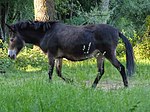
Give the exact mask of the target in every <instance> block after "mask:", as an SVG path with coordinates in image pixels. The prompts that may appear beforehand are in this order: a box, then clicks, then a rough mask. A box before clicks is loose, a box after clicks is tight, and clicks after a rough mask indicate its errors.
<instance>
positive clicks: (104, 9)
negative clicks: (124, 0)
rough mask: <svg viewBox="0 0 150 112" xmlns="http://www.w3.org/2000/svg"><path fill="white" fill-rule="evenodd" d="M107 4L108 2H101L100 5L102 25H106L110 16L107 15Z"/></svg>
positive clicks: (108, 0) (104, 0)
mask: <svg viewBox="0 0 150 112" xmlns="http://www.w3.org/2000/svg"><path fill="white" fill-rule="evenodd" d="M109 2H110V0H102V3H101V6H100V7H101V18H102V20H101V21H102V23H104V24H106V23H107V21H108V19H109V17H110V14H109Z"/></svg>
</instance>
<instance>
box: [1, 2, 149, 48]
mask: <svg viewBox="0 0 150 112" xmlns="http://www.w3.org/2000/svg"><path fill="white" fill-rule="evenodd" d="M0 20H1V22H0V29H1V33H0V34H1V36H0V38H1V39H2V40H3V41H5V40H7V39H6V37H7V36H5V34H6V28H5V23H8V24H12V23H16V22H17V21H23V20H39V21H48V20H59V21H62V22H65V23H67V24H74V25H85V24H96V23H107V24H111V25H113V26H115V27H117V28H118V29H119V30H120V31H122V32H123V33H124V34H125V35H126V36H127V37H128V38H130V40H131V42H132V44H133V46H136V45H137V44H139V43H142V45H143V43H144V45H143V46H145V41H146V42H147V41H148V42H149V39H148V37H149V32H150V0H33V1H32V0H24V1H22V0H7V1H4V0H0ZM145 38H146V39H145ZM147 45H149V43H146V48H147ZM144 49H145V48H144ZM148 49H149V46H148Z"/></svg>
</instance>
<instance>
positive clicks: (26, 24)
mask: <svg viewBox="0 0 150 112" xmlns="http://www.w3.org/2000/svg"><path fill="white" fill-rule="evenodd" d="M54 23H58V21H47V22H42V21H30V20H29V21H23V22H18V23H16V24H13V25H11V26H12V27H13V28H14V29H15V30H17V31H18V30H21V29H31V30H42V31H44V32H45V31H47V30H48V29H50V28H51V26H52V24H54Z"/></svg>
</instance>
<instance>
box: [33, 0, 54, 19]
mask: <svg viewBox="0 0 150 112" xmlns="http://www.w3.org/2000/svg"><path fill="white" fill-rule="evenodd" d="M34 14H35V20H38V21H49V20H54V19H55V8H54V1H53V0H34Z"/></svg>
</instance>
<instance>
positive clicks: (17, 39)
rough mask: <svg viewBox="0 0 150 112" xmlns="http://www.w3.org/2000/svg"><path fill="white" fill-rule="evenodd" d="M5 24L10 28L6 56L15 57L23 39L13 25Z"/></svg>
mask: <svg viewBox="0 0 150 112" xmlns="http://www.w3.org/2000/svg"><path fill="white" fill-rule="evenodd" d="M6 26H7V27H8V28H9V29H10V30H9V36H10V39H9V46H8V57H10V58H11V59H15V58H16V56H17V54H18V53H19V52H20V50H21V49H22V48H23V46H24V43H25V42H24V40H23V39H22V36H21V35H20V34H19V32H18V31H17V30H16V29H15V28H14V27H13V26H9V25H7V24H6Z"/></svg>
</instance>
